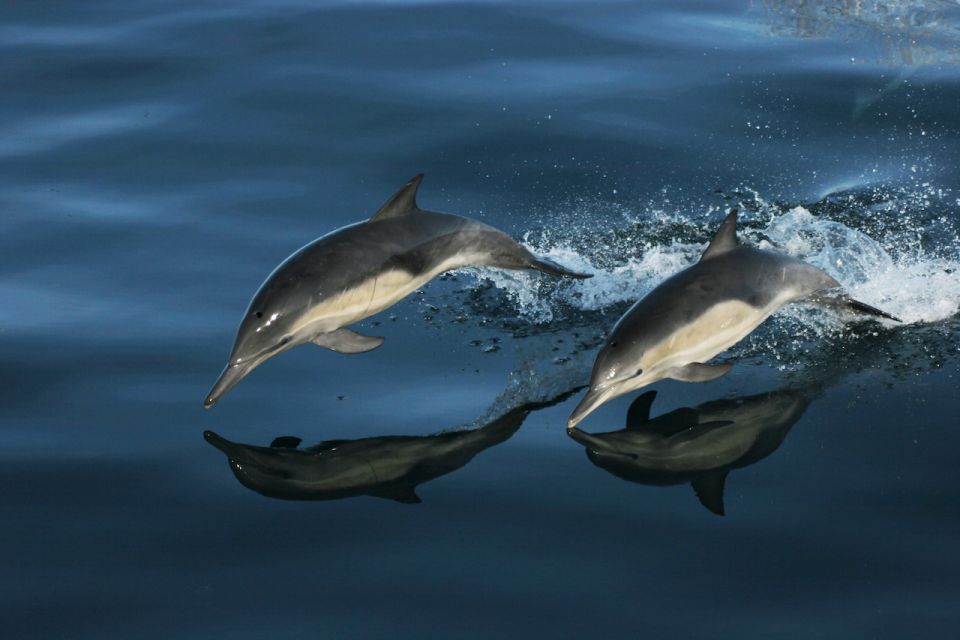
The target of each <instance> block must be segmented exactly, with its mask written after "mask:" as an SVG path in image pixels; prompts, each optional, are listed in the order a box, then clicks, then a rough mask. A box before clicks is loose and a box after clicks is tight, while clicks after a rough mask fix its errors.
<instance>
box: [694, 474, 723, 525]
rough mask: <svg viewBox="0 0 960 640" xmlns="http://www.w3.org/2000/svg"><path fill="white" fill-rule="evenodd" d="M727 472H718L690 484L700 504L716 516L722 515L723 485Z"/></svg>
mask: <svg viewBox="0 0 960 640" xmlns="http://www.w3.org/2000/svg"><path fill="white" fill-rule="evenodd" d="M727 473H728V472H727V471H718V472H717V473H711V474H710V475H708V476H704V477H702V478H698V479H696V480H694V481H693V482H691V483H690V484H691V485H692V486H693V491H694V493H696V494H697V498H699V499H700V504H702V505H703V506H705V507H706V508H707V509H709V510H710V511H711V512H713V513H715V514H717V515H718V516H722V515H723V512H724V511H723V484H724V482H726V480H727Z"/></svg>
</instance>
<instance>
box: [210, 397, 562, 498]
mask: <svg viewBox="0 0 960 640" xmlns="http://www.w3.org/2000/svg"><path fill="white" fill-rule="evenodd" d="M572 393H573V392H572V391H568V392H565V393H564V394H562V395H561V396H558V397H557V398H555V399H552V400H548V401H546V402H531V403H526V404H524V405H521V406H519V407H515V408H513V409H510V410H509V411H506V412H505V413H503V414H501V415H500V416H499V417H498V418H496V419H494V420H491V421H490V422H488V423H486V424H485V425H484V426H481V427H477V428H474V429H464V430H459V431H446V432H441V433H438V434H435V435H430V436H378V437H373V438H361V439H358V440H328V441H325V442H321V443H320V444H317V445H315V446H312V447H309V448H300V447H299V445H300V442H301V440H300V438H296V437H292V436H281V437H278V438H275V439H274V440H273V442H272V443H271V445H270V446H269V447H260V446H255V445H249V444H241V443H237V442H231V441H230V440H227V439H226V438H223V437H221V436H219V435H217V434H216V433H214V432H212V431H205V432H204V433H203V437H204V439H205V440H206V441H207V442H209V443H210V444H211V445H213V446H214V447H216V448H217V449H219V450H220V451H222V452H223V453H224V454H226V456H227V459H228V460H229V462H230V468H231V469H232V470H233V474H234V475H235V476H236V477H237V480H239V481H240V484H242V485H243V486H245V487H247V488H248V489H251V490H253V491H255V492H257V493H259V494H261V495H264V496H267V497H269V498H279V499H283V500H336V499H339V498H350V497H354V496H363V495H366V496H375V497H378V498H386V499H389V500H395V501H397V502H403V503H406V504H416V503H419V502H420V501H421V500H420V497H419V496H418V495H417V492H416V489H417V486H418V485H420V484H423V483H424V482H428V481H430V480H433V479H434V478H438V477H440V476H442V475H446V474H448V473H450V472H452V471H456V470H457V469H459V468H461V467H463V466H464V465H466V464H467V463H468V462H470V460H472V459H473V458H474V456H476V455H477V454H478V453H480V452H481V451H484V450H486V449H489V448H490V447H493V446H496V445H498V444H501V443H503V442H505V441H506V440H508V439H509V438H510V437H511V436H512V435H513V434H514V433H515V432H516V431H517V429H519V428H520V425H521V424H523V421H524V420H525V419H526V417H527V415H529V414H530V412H531V411H535V410H537V409H541V408H544V407H547V406H551V405H553V404H556V403H558V402H560V401H562V400H565V399H566V398H568V397H569V396H570V395H571V394H572Z"/></svg>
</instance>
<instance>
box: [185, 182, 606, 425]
mask: <svg viewBox="0 0 960 640" xmlns="http://www.w3.org/2000/svg"><path fill="white" fill-rule="evenodd" d="M422 179H423V175H422V174H421V175H418V176H416V177H415V178H413V179H412V180H410V182H408V183H407V184H406V185H405V186H404V187H403V188H402V189H401V190H400V191H399V192H397V193H396V194H395V195H394V196H393V197H392V198H390V200H388V201H387V203H386V204H384V205H383V207H381V208H380V210H379V211H377V213H376V214H374V216H373V217H372V218H371V219H370V220H368V221H366V222H360V223H356V224H352V225H349V226H346V227H343V228H341V229H337V230H336V231H333V232H332V233H329V234H327V235H325V236H323V237H322V238H319V239H317V240H314V241H313V242H311V243H310V244H308V245H307V246H305V247H303V248H302V249H300V250H299V251H297V252H296V253H294V254H293V255H292V256H290V257H289V258H287V259H286V260H285V261H284V262H283V263H281V264H280V266H278V267H277V268H276V270H274V272H273V273H271V274H270V276H269V277H268V278H267V280H266V282H264V283H263V284H262V285H261V286H260V289H259V290H258V291H257V293H256V295H255V296H254V297H253V300H252V301H251V302H250V306H249V307H248V308H247V311H246V313H245V314H244V316H243V320H242V321H241V323H240V328H239V329H238V331H237V337H236V340H235V342H234V345H233V350H232V351H231V353H230V360H229V362H228V363H227V366H226V368H225V369H224V370H223V373H221V374H220V378H219V379H218V380H217V382H216V384H214V386H213V388H212V389H211V390H210V393H209V394H208V395H207V398H206V400H205V401H204V407H206V408H207V409H209V408H210V407H212V406H213V405H214V404H215V403H216V402H217V401H218V400H219V399H220V398H222V397H223V395H224V394H225V393H227V391H229V390H230V389H231V388H232V387H233V386H234V385H236V384H237V383H238V382H240V380H242V379H243V378H244V376H246V375H247V374H248V373H250V372H251V371H252V370H253V369H254V368H255V367H257V366H259V365H260V364H261V363H263V362H264V361H266V360H268V359H269V358H272V357H273V356H275V355H277V354H278V353H281V352H283V351H286V350H288V349H292V348H293V347H295V346H297V345H301V344H304V343H306V342H313V343H314V344H317V345H319V346H321V347H326V348H327V349H332V350H333V351H339V352H341V353H362V352H364V351H370V350H371V349H375V348H376V347H378V346H380V345H381V344H382V343H383V338H379V337H370V336H363V335H360V334H358V333H355V332H353V331H351V330H350V329H347V328H345V327H346V326H347V325H349V324H351V323H354V322H358V321H360V320H362V319H364V318H367V317H369V316H372V315H374V314H376V313H379V312H380V311H383V310H384V309H386V308H387V307H389V306H391V305H393V304H395V303H396V302H398V301H399V300H400V299H401V298H404V297H405V296H407V295H408V294H410V293H411V292H413V291H415V290H416V289H418V288H420V287H421V286H423V285H424V284H426V283H427V282H429V281H430V280H432V279H433V278H434V277H435V276H437V275H439V274H441V273H443V272H445V271H450V270H452V269H459V268H462V267H467V266H489V267H498V268H501V269H536V270H538V271H543V272H545V273H549V274H552V275H557V276H568V277H572V278H588V277H590V276H589V275H587V274H582V273H575V272H573V271H569V270H567V269H565V268H564V267H562V266H560V265H558V264H556V263H554V262H552V261H550V260H548V259H546V258H538V257H537V256H534V255H533V254H532V253H530V252H529V251H527V250H526V249H525V248H524V247H522V246H520V245H519V244H518V243H517V242H516V241H515V240H513V239H512V238H511V237H510V236H508V235H506V234H505V233H503V232H501V231H498V230H497V229H494V228H493V227H491V226H489V225H486V224H483V223H482V222H478V221H476V220H471V219H470V218H463V217H460V216H455V215H450V214H447V213H434V212H431V211H423V210H422V209H420V208H419V207H417V202H416V194H417V188H418V187H419V186H420V182H421V180H422Z"/></svg>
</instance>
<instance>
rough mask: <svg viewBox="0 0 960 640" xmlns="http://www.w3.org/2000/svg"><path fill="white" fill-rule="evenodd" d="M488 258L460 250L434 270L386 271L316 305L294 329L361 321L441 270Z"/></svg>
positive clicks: (320, 330) (317, 328)
mask: <svg viewBox="0 0 960 640" xmlns="http://www.w3.org/2000/svg"><path fill="white" fill-rule="evenodd" d="M484 258H485V255H484V254H478V253H474V252H471V253H457V254H454V255H453V256H451V257H449V258H447V259H446V260H444V261H443V262H442V263H441V264H440V265H438V266H437V267H435V268H434V269H432V270H431V271H429V272H427V273H422V274H419V275H413V274H410V273H409V272H407V271H404V270H403V269H393V270H390V271H384V272H383V273H380V274H379V275H377V276H376V277H373V278H368V279H367V280H364V281H363V282H361V283H360V284H358V285H357V286H355V287H351V288H350V289H345V290H344V291H341V292H340V293H339V294H337V295H334V296H330V297H328V298H327V299H326V300H324V301H323V302H321V303H320V304H318V305H316V306H314V307H313V308H311V309H310V311H309V312H308V313H306V314H305V315H304V316H303V318H302V319H301V320H300V321H299V322H298V323H297V325H296V327H295V329H294V331H296V332H298V333H299V332H301V331H308V332H316V333H326V332H329V331H333V330H335V329H339V328H340V327H344V326H346V325H348V324H352V323H354V322H359V321H360V320H363V319H364V318H368V317H370V316H372V315H374V314H376V313H380V312H381V311H383V310H384V309H386V308H388V307H391V306H393V305H394V304H396V303H397V302H399V301H400V300H402V299H403V298H405V297H407V296H408V295H410V294H411V293H413V292H414V291H416V290H417V289H419V288H420V287H422V286H423V285H425V284H427V283H428V282H430V281H431V280H433V279H434V278H435V277H437V276H438V275H440V274H441V273H443V272H445V271H450V270H451V269H459V268H462V267H465V266H469V265H477V264H483V259H484Z"/></svg>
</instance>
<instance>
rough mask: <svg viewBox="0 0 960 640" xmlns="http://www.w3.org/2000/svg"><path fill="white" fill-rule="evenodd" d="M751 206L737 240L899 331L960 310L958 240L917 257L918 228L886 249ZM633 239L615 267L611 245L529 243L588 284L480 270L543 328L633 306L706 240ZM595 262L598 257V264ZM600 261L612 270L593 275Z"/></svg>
mask: <svg viewBox="0 0 960 640" xmlns="http://www.w3.org/2000/svg"><path fill="white" fill-rule="evenodd" d="M755 200H756V201H757V202H759V203H760V204H761V205H762V206H761V210H760V211H759V212H758V213H757V214H754V215H753V216H747V218H748V219H750V218H751V217H752V219H754V220H759V221H761V222H762V223H763V224H765V226H764V227H763V228H760V229H756V228H754V229H747V228H746V226H745V225H743V224H741V230H740V235H741V239H742V240H743V241H744V242H746V243H749V244H751V245H753V246H758V247H760V248H764V249H770V250H774V251H780V252H783V253H787V254H789V255H792V256H795V257H797V258H800V259H802V260H805V261H807V262H809V263H811V264H813V265H815V266H817V267H819V268H821V269H823V270H824V271H826V272H827V273H829V274H830V275H832V276H833V277H835V278H836V279H837V280H838V281H839V282H841V283H842V284H843V285H844V286H845V287H846V289H847V290H848V291H849V292H850V294H851V295H852V296H853V297H854V298H856V299H858V300H862V301H863V302H866V303H867V304H871V305H874V306H876V307H879V308H881V309H883V310H884V311H887V312H889V313H891V314H893V315H895V316H898V317H900V318H902V319H903V321H904V323H907V324H912V323H931V322H937V321H941V320H945V319H948V318H950V317H952V316H955V315H957V314H958V312H960V275H958V274H960V239H958V238H956V237H948V238H941V239H940V240H941V241H942V242H940V244H939V248H938V249H936V250H924V249H922V248H921V247H922V243H921V242H920V241H919V239H918V237H919V235H920V234H919V231H918V230H916V229H910V228H906V229H905V230H903V231H901V232H897V233H899V236H897V235H896V234H895V235H894V237H893V238H892V239H891V238H889V237H888V238H886V240H885V242H886V247H885V246H884V244H882V243H881V242H880V241H878V240H876V239H874V238H872V237H870V236H869V235H867V234H866V233H864V232H862V231H859V230H857V229H853V228H851V227H849V226H846V225H845V224H843V223H841V222H839V221H836V220H831V219H829V218H826V217H823V216H815V215H813V214H812V213H811V212H810V211H808V210H807V209H805V208H804V207H794V208H793V209H790V210H789V211H786V212H780V211H776V210H775V207H773V206H770V205H766V203H764V202H763V201H762V199H760V198H759V195H758V194H757V195H756V198H755ZM655 213H657V212H655ZM708 213H710V212H708ZM863 215H864V216H870V217H872V218H874V219H875V218H877V217H880V216H891V220H893V218H892V216H897V215H898V212H897V210H896V208H891V209H888V210H886V211H881V212H877V211H870V212H866V213H864V214H863ZM701 217H702V216H701ZM714 218H715V216H714ZM648 221H652V222H653V224H654V225H655V227H658V226H661V225H668V224H676V223H678V222H683V223H685V224H686V225H687V226H688V227H690V228H694V229H699V228H700V225H693V224H691V222H690V220H689V219H686V218H684V217H682V216H681V215H677V216H669V215H663V214H662V212H659V213H658V215H656V216H654V217H653V218H648ZM715 226H716V225H713V227H715ZM646 228H647V229H649V228H650V227H649V226H648V227H646ZM584 233H586V232H585V231H584ZM637 234H638V237H637V239H636V241H635V242H636V245H640V246H643V245H644V244H646V243H649V244H646V246H645V247H644V248H643V251H642V253H641V255H640V256H639V257H625V258H624V259H623V261H622V262H619V263H618V262H617V261H616V260H613V261H611V260H610V259H609V255H607V254H605V253H604V252H608V253H609V252H610V251H615V249H612V248H611V247H604V246H597V247H594V248H591V249H590V251H589V254H590V255H585V252H582V251H578V250H577V249H575V248H574V247H573V243H572V242H571V241H567V240H560V241H557V239H556V238H552V239H550V240H548V241H545V242H544V243H543V244H544V245H546V246H537V244H538V243H536V242H528V246H529V248H530V249H531V251H533V252H534V253H537V254H539V255H545V256H547V257H549V258H551V259H553V260H556V261H557V262H559V263H560V264H563V265H565V266H567V267H569V268H571V269H575V270H577V271H584V272H587V273H592V274H594V275H593V278H591V279H589V280H578V281H559V282H558V281H553V282H549V281H548V280H547V279H544V278H541V277H539V276H536V275H532V274H529V273H525V272H512V271H496V272H486V273H484V277H488V278H490V279H491V280H492V281H493V282H494V284H495V285H496V286H497V287H499V288H500V289H502V290H503V291H505V292H506V294H507V295H508V296H509V298H510V299H512V301H513V303H514V304H515V305H516V307H517V312H518V313H519V314H520V315H522V316H523V317H524V318H526V319H528V320H530V321H532V322H535V323H546V322H550V321H552V320H554V316H555V310H556V308H557V305H559V304H562V305H566V306H569V307H572V308H574V309H580V310H584V311H596V310H602V309H605V308H607V307H610V306H612V305H616V304H619V303H624V302H633V301H635V300H638V299H640V298H641V297H643V296H644V295H646V293H648V292H649V291H650V290H651V289H653V288H654V287H655V286H656V285H658V284H659V283H660V282H662V281H663V280H664V279H666V278H667V277H669V276H671V275H673V274H674V273H677V272H678V271H680V270H682V269H684V268H686V267H688V266H690V265H692V264H694V262H696V260H697V259H698V258H699V255H700V253H701V252H702V251H703V249H704V247H705V246H706V244H705V242H704V243H690V242H684V241H680V240H670V241H667V242H665V243H663V244H655V243H653V242H651V241H650V240H649V239H645V238H644V237H643V236H642V234H643V232H641V231H638V232H637ZM599 256H603V257H604V260H602V261H601V260H599V259H598V257H599ZM598 262H603V263H605V264H608V265H609V264H612V265H613V266H608V267H603V268H601V267H598V266H597V263H598ZM782 313H785V314H787V315H792V316H795V317H798V318H799V317H808V316H809V314H810V310H809V309H804V308H802V307H798V308H793V307H791V308H788V309H787V310H785V311H784V312H782ZM813 317H815V318H816V320H814V321H815V322H816V323H817V324H818V325H822V324H823V323H824V322H825V323H826V324H828V325H829V324H836V323H834V322H832V321H830V320H829V319H825V316H824V315H823V314H814V316H811V319H813Z"/></svg>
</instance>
